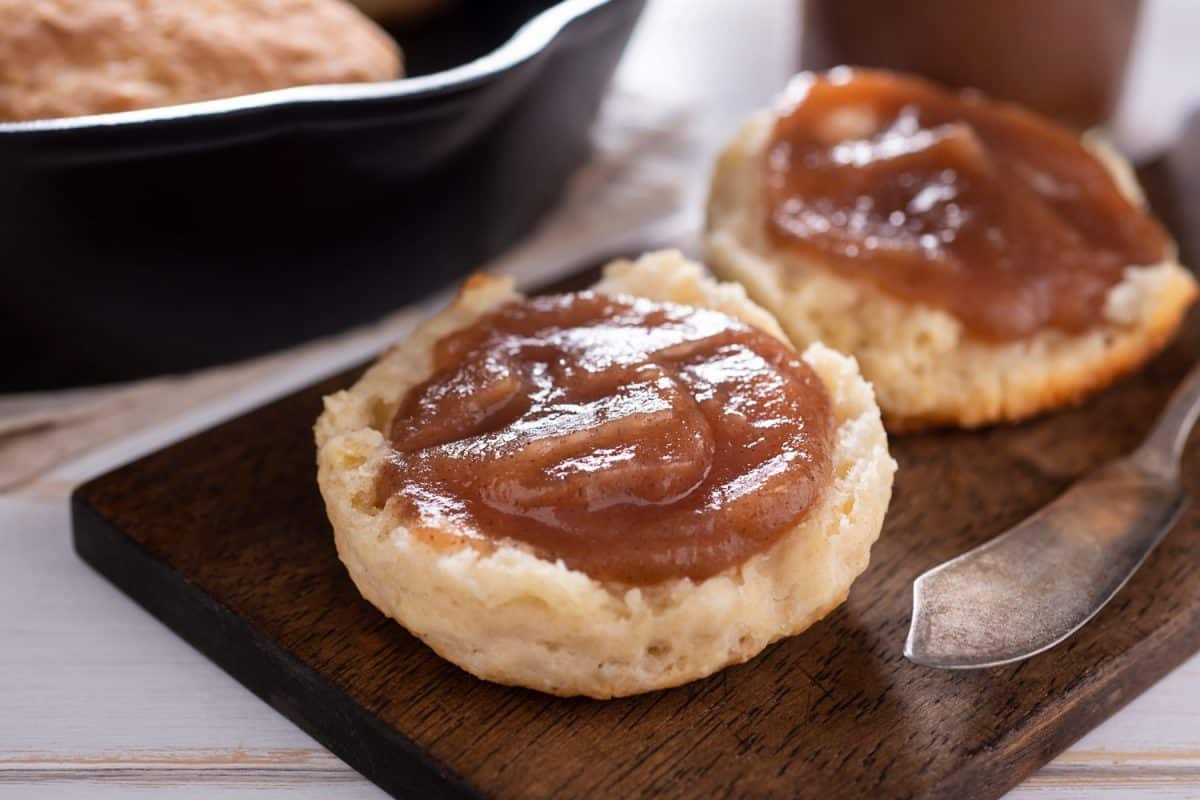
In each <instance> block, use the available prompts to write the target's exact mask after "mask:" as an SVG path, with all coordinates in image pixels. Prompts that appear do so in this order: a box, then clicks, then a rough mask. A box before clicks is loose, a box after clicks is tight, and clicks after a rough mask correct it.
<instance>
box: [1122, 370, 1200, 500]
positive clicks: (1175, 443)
mask: <svg viewBox="0 0 1200 800" xmlns="http://www.w3.org/2000/svg"><path fill="white" fill-rule="evenodd" d="M1197 416H1200V364H1197V365H1196V366H1194V367H1192V369H1191V371H1190V372H1189V373H1188V374H1187V377H1185V378H1184V379H1183V382H1182V383H1180V384H1179V386H1177V387H1176V388H1175V391H1174V392H1173V393H1172V394H1171V399H1170V400H1168V401H1167V406H1166V408H1165V409H1163V412H1162V414H1160V415H1159V417H1158V420H1157V421H1155V423H1154V427H1153V428H1151V429H1150V433H1149V435H1147V436H1146V439H1145V441H1143V442H1142V445H1141V446H1140V447H1139V448H1138V449H1137V451H1136V452H1135V453H1134V454H1133V456H1132V460H1133V461H1134V462H1135V463H1136V464H1138V466H1140V467H1142V468H1143V469H1146V470H1148V471H1150V472H1152V473H1154V474H1155V475H1159V476H1162V477H1164V478H1176V477H1177V476H1178V475H1179V464H1180V459H1181V458H1182V457H1183V448H1184V446H1185V445H1186V444H1187V440H1188V435H1189V434H1191V432H1192V426H1194V425H1195V424H1196V418H1197Z"/></svg>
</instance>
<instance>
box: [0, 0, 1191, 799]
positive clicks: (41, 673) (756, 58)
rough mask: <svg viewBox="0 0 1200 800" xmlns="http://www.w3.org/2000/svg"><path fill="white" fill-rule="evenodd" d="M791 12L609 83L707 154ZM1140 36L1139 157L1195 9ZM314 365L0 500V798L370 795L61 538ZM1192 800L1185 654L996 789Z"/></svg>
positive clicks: (669, 47) (644, 49)
mask: <svg viewBox="0 0 1200 800" xmlns="http://www.w3.org/2000/svg"><path fill="white" fill-rule="evenodd" d="M791 8H792V5H791V3H790V2H788V1H787V0H751V1H750V2H746V3H726V2H722V0H651V6H650V8H649V10H648V12H647V17H646V19H645V24H644V26H643V29H642V30H641V31H640V32H639V34H638V38H637V41H636V42H635V45H634V47H633V49H632V50H631V53H630V56H629V58H628V59H627V61H626V63H625V64H624V65H623V67H622V76H621V80H622V83H623V84H624V85H626V86H632V87H634V88H636V89H638V90H640V91H645V92H650V93H657V94H660V95H661V96H663V97H664V98H666V99H670V100H672V101H680V100H683V101H688V100H692V101H704V104H705V105H704V108H705V109H707V110H706V111H705V112H704V113H702V114H701V115H700V117H699V120H698V123H697V124H698V125H699V126H700V127H701V128H702V129H703V131H704V132H705V133H706V134H707V135H708V136H709V137H710V138H711V140H712V141H716V140H717V139H719V138H720V137H722V136H724V135H725V134H726V133H727V132H728V131H729V130H730V129H731V128H732V126H733V124H734V122H735V120H736V119H737V118H738V117H740V115H741V114H742V113H744V112H745V111H746V110H748V109H749V108H751V107H753V106H756V105H758V104H760V103H761V102H763V101H764V100H765V99H766V98H767V97H769V96H770V94H771V93H773V91H774V90H775V89H776V88H777V86H778V85H779V84H780V83H781V82H782V80H783V78H784V77H785V76H786V73H787V71H788V70H789V69H790V64H791V63H792V62H791V56H790V54H789V52H790V51H789V48H790V47H791V45H792V43H793V42H794V37H795V26H794V25H792V24H791V17H790V14H791ZM1142 39H1143V43H1142V46H1141V50H1140V55H1139V61H1138V63H1137V64H1136V65H1135V69H1134V72H1133V75H1132V77H1131V84H1130V92H1129V100H1127V102H1126V108H1125V113H1124V115H1123V117H1122V123H1121V125H1119V126H1118V131H1119V133H1120V135H1121V138H1122V140H1123V141H1124V142H1125V143H1126V144H1129V145H1132V146H1133V147H1134V148H1136V149H1138V150H1139V151H1141V152H1146V151H1149V150H1152V149H1153V148H1154V147H1155V146H1157V145H1159V144H1161V142H1163V141H1166V140H1167V139H1168V138H1169V137H1170V135H1172V134H1173V132H1174V130H1175V129H1176V127H1177V125H1178V120H1179V119H1180V118H1181V115H1182V113H1183V111H1184V109H1186V108H1187V106H1188V105H1189V104H1190V103H1191V102H1194V100H1195V99H1196V97H1197V96H1198V95H1200V80H1198V79H1197V78H1196V77H1195V76H1196V75H1197V74H1198V73H1200V71H1198V70H1197V66H1198V65H1200V55H1198V54H1197V53H1196V52H1195V50H1194V47H1195V42H1198V41H1200V3H1194V2H1190V0H1158V2H1153V1H1152V2H1151V3H1150V5H1149V15H1148V19H1147V21H1146V24H1145V25H1144V26H1143V30H1142ZM747 43H753V46H750V45H748V44H747ZM665 64H670V65H671V68H670V69H666V68H664V65H665ZM702 180H703V175H698V176H697V186H699V185H700V182H702ZM328 366H329V365H310V367H309V369H308V370H306V372H305V374H296V375H293V376H290V379H287V378H285V379H282V380H280V381H278V382H277V383H276V384H275V385H272V386H264V387H250V388H248V389H247V390H246V391H244V392H241V393H240V394H239V395H238V396H236V397H231V398H229V399H228V400H226V401H225V402H223V403H221V404H219V405H217V406H213V407H209V408H205V409H201V410H199V411H196V412H191V413H189V414H188V415H187V416H186V417H184V418H182V419H179V420H175V421H173V422H171V423H169V424H166V425H162V426H159V427H157V428H155V429H153V430H149V431H146V432H144V433H143V434H140V435H139V436H136V437H133V438H131V439H130V440H128V441H126V442H123V443H120V444H118V445H115V446H113V447H109V448H106V449H105V450H103V451H101V452H97V453H95V454H93V455H91V456H89V457H87V458H84V459H82V460H81V461H79V462H77V463H76V464H73V465H71V466H69V467H68V468H66V469H63V470H60V471H59V473H57V475H56V476H55V477H54V478H52V479H51V480H48V481H44V482H42V483H41V484H40V485H39V486H38V487H36V489H35V490H34V491H31V492H26V493H24V494H20V495H11V496H5V497H0V800H8V799H9V798H12V799H13V800H15V799H16V798H21V799H22V800H23V799H24V798H56V799H57V798H68V799H70V798H85V797H86V798H158V797H163V796H165V795H167V796H171V797H179V798H217V799H218V800H220V799H222V798H234V797H247V796H252V797H255V798H276V797H278V798H283V797H288V798H331V800H343V798H344V799H345V800H349V799H350V798H355V799H358V798H364V799H365V798H381V797H383V796H384V795H383V793H382V792H380V791H379V790H378V789H376V788H375V787H374V786H372V785H371V784H369V783H367V782H366V781H365V780H363V779H362V778H360V777H359V776H358V775H357V774H356V773H355V772H353V771H352V770H350V769H349V768H348V767H346V766H345V765H344V764H343V763H342V762H341V761H339V760H338V759H337V758H335V757H334V756H332V755H330V754H329V753H328V752H326V751H325V750H324V749H323V748H321V747H320V746H319V745H317V744H316V743H315V742H314V741H313V740H312V739H311V738H309V737H308V736H307V735H305V734H304V733H302V732H301V731H300V730H299V729H297V728H295V727H294V726H293V725H292V724H291V723H289V722H287V721H286V720H285V719H284V718H283V717H281V716H279V715H278V714H276V713H275V712H274V711H273V710H272V709H270V708H269V707H268V706H266V705H265V704H263V703H262V702H260V701H259V700H258V699H257V698H255V697H254V696H253V695H251V694H250V693H249V692H248V691H246V690H245V689H243V688H242V687H241V686H240V685H239V684H237V683H236V682H235V681H234V680H233V679H231V678H230V677H228V676H227V675H226V674H225V673H224V672H222V671H221V670H220V669H218V668H217V667H215V666H214V665H212V664H211V663H209V662H208V661H207V660H206V659H204V658H203V657H202V656H200V655H199V654H197V653H196V652H195V651H193V650H192V649H191V648H190V647H189V646H188V645H186V644H185V643H183V642H182V641H181V640H179V639H177V638H176V637H175V636H174V635H173V634H171V633H170V632H169V631H168V630H167V629H166V628H165V627H163V626H162V625H161V624H159V623H158V622H157V621H156V620H154V619H153V618H151V617H150V616H149V615H147V614H146V613H145V612H143V611H142V610H141V609H140V608H138V607H137V606H135V605H134V604H133V603H132V602H130V601H129V600H127V599H126V598H125V597H124V596H123V595H121V594H120V593H119V592H117V591H116V590H115V589H113V588H112V587H111V586H110V585H109V584H107V583H106V582H105V581H104V580H103V579H101V578H99V577H98V576H96V575H95V574H94V573H92V572H91V571H90V570H89V569H88V568H87V567H85V566H84V565H83V564H82V563H81V562H80V561H79V560H78V559H77V558H76V557H75V556H74V554H73V552H72V551H71V548H70V541H69V521H68V516H67V509H66V503H65V499H64V491H65V489H66V488H67V487H68V486H69V485H71V484H72V483H73V482H75V481H77V480H79V479H81V478H83V477H87V476H89V475H93V474H97V473H98V472H100V471H102V470H104V469H106V468H107V467H108V466H111V465H113V464H116V463H119V462H121V461H124V460H126V459H127V458H129V457H132V456H133V455H136V454H137V453H140V452H144V451H146V450H148V449H151V448H153V447H155V446H157V445H159V444H161V443H163V442H165V441H167V440H171V439H175V438H178V437H179V436H182V435H184V434H186V433H188V432H189V431H192V430H196V429H198V428H200V427H203V426H205V425H207V424H210V423H211V422H212V421H215V420H216V419H219V418H222V417H224V416H228V415H230V414H232V413H234V412H235V411H237V410H240V409H243V408H246V407H248V406H250V405H253V404H255V403H257V402H259V401H261V400H262V399H265V398H266V397H268V396H270V395H273V394H277V393H280V392H282V391H284V390H285V389H287V388H288V387H289V386H290V385H295V384H298V383H301V382H303V381H304V380H305V379H307V377H308V376H309V375H312V374H318V373H320V372H322V371H324V370H325V369H327V368H328ZM1197 797H1200V657H1198V658H1194V659H1192V660H1191V661H1190V662H1189V663H1188V664H1186V665H1185V666H1183V667H1182V668H1180V669H1179V670H1176V671H1175V672H1174V673H1173V674H1171V675H1170V676H1169V677H1167V678H1166V679H1165V680H1163V681H1162V682H1161V683H1159V684H1158V685H1157V686H1155V687H1154V688H1153V689H1152V690H1151V691H1149V692H1148V693H1146V694H1144V695H1143V696H1141V697H1140V698H1138V699H1136V700H1134V701H1133V703H1131V704H1130V706H1129V707H1127V708H1126V709H1125V710H1124V711H1122V712H1121V713H1119V714H1118V715H1117V716H1115V717H1114V718H1112V719H1111V720H1109V721H1108V722H1106V723H1105V724H1103V725H1102V726H1101V727H1100V728H1098V729H1097V730H1095V731H1094V732H1092V733H1091V734H1090V735H1088V736H1087V737H1085V738H1084V739H1083V740H1082V741H1080V742H1079V743H1078V744H1077V745H1076V746H1075V747H1073V748H1072V749H1071V750H1070V751H1068V752H1067V753H1065V754H1063V755H1062V756H1061V757H1059V758H1058V759H1057V760H1056V761H1054V762H1053V763H1052V764H1050V765H1048V766H1047V767H1046V768H1045V769H1043V770H1042V771H1041V772H1040V773H1039V774H1038V775H1036V776H1034V777H1033V778H1032V779H1030V780H1029V781H1027V782H1026V783H1025V784H1023V785H1022V786H1021V787H1020V788H1018V789H1017V790H1016V791H1014V792H1013V793H1012V794H1011V795H1010V798H1011V800H1064V799H1065V798H1077V799H1079V800H1084V799H1085V798H1086V799H1087V800H1111V799H1115V798H1122V799H1123V800H1124V799H1126V798H1147V799H1148V798H1197Z"/></svg>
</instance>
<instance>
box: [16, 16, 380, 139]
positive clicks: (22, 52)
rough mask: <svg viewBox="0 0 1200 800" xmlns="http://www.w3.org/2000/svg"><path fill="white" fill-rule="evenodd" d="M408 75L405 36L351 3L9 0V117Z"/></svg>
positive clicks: (100, 110) (43, 116)
mask: <svg viewBox="0 0 1200 800" xmlns="http://www.w3.org/2000/svg"><path fill="white" fill-rule="evenodd" d="M401 74H402V67H401V57H400V50H399V48H398V47H397V45H396V43H395V42H394V41H392V39H391V37H389V36H388V35H387V34H386V33H385V32H384V31H383V30H382V29H381V28H379V27H378V26H376V25H375V23H373V22H371V21H370V20H369V19H367V18H366V17H365V16H364V15H363V14H362V13H361V12H359V11H358V9H356V8H354V7H353V6H351V5H349V4H348V3H345V2H343V0H258V1H257V2H246V1H245V0H0V120H32V119H53V118H59V117H76V116H83V115H89V114H106V113H111V112H118V111H130V110H134V109H141V108H151V107H157V106H167V105H175V104H177V103H190V102H195V101H199V100H210V99H215V98H219V97H232V96H234V95H241V94H250V93H253V92H263V91H268V90H271V89H281V88H284V87H288V86H300V85H304V84H325V83H357V82H363V81H385V80H392V79H394V78H399V77H400V76H401Z"/></svg>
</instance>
